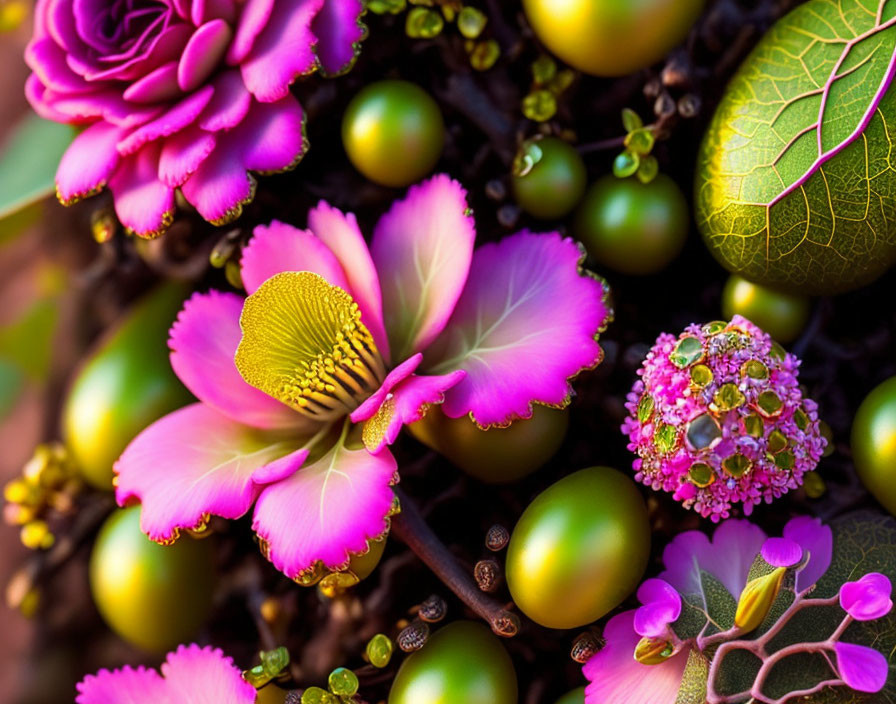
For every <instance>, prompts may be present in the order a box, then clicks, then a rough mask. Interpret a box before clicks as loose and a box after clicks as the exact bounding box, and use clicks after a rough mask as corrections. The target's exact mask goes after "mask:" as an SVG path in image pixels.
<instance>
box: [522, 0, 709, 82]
mask: <svg viewBox="0 0 896 704" xmlns="http://www.w3.org/2000/svg"><path fill="white" fill-rule="evenodd" d="M703 4H704V0H523V9H524V10H525V12H526V17H527V18H528V19H529V24H531V25H532V29H534V30H535V34H536V35H537V36H538V38H539V39H540V40H541V41H542V43H543V44H544V45H545V46H546V47H547V48H548V49H549V50H550V51H551V52H553V53H554V54H555V55H557V56H558V57H559V58H561V59H563V61H565V62H566V63H568V64H569V65H570V66H572V67H573V68H577V69H579V70H580V71H584V72H585V73H590V74H593V75H595V76H622V75H625V74H627V73H633V72H634V71H637V70H639V69H642V68H645V67H647V66H650V65H651V64H652V63H654V62H656V61H658V60H659V59H661V58H662V57H663V56H665V55H666V53H667V52H668V51H669V50H670V49H672V48H673V47H674V46H676V45H677V44H680V43H681V42H682V41H683V40H684V38H685V37H686V36H687V33H688V30H690V28H691V26H692V25H693V24H694V22H695V21H696V20H697V18H698V17H699V16H700V12H701V11H702V9H703Z"/></svg>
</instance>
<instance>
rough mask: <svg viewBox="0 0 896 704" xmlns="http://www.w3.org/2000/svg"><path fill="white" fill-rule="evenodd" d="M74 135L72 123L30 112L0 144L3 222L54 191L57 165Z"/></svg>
mask: <svg viewBox="0 0 896 704" xmlns="http://www.w3.org/2000/svg"><path fill="white" fill-rule="evenodd" d="M74 136H75V131H74V128H72V127H71V126H70V125H60V124H57V123H55V122H49V121H48V120H44V119H42V118H40V117H38V116H37V115H29V116H28V117H26V118H25V119H23V120H22V121H21V122H20V123H19V124H18V125H16V126H15V128H13V130H12V132H11V133H10V134H9V136H8V137H7V139H6V142H5V143H4V144H3V146H2V147H0V223H2V221H3V220H4V219H5V218H8V217H10V216H12V215H15V214H16V213H18V212H19V211H21V210H23V209H25V208H26V207H28V206H29V205H32V204H33V203H35V202H37V201H38V200H41V199H42V198H46V197H47V196H49V195H52V193H53V192H54V190H55V178H56V167H57V166H59V159H60V158H61V157H62V154H63V153H64V152H65V150H66V149H67V148H68V145H69V144H70V143H71V141H72V138H73V137H74Z"/></svg>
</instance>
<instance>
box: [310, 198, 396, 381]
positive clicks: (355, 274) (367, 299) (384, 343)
mask: <svg viewBox="0 0 896 704" xmlns="http://www.w3.org/2000/svg"><path fill="white" fill-rule="evenodd" d="M308 229H309V230H311V231H312V232H313V233H314V234H315V235H317V236H318V237H319V238H320V239H321V241H322V242H323V243H324V244H325V245H327V247H329V248H330V251H331V252H333V254H335V255H336V258H337V259H338V260H339V262H340V263H341V264H342V269H343V271H345V276H346V279H347V280H348V285H349V293H351V294H352V298H354V299H355V301H356V302H357V303H358V307H359V308H360V309H361V320H363V321H364V324H365V325H366V326H367V329H368V330H370V334H371V335H373V340H374V342H376V347H377V349H378V350H379V352H380V355H381V356H382V357H383V360H384V361H385V362H386V363H387V364H388V362H389V341H388V339H387V338H386V328H385V327H384V325H383V295H382V293H381V291H380V280H379V277H378V276H377V273H376V267H374V265H373V258H372V257H371V256H370V250H369V249H368V248H367V243H366V242H365V241H364V236H363V235H362V234H361V230H360V228H359V227H358V221H357V219H356V218H355V216H354V214H353V213H348V214H347V215H346V214H345V213H343V212H342V211H341V210H338V209H336V208H333V207H332V206H330V205H329V204H327V203H325V202H324V201H321V202H320V203H318V204H317V207H316V208H312V209H311V211H310V212H309V213H308Z"/></svg>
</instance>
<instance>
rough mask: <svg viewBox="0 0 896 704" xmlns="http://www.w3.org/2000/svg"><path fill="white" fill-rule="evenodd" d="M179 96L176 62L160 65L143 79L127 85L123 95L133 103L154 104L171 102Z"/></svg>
mask: <svg viewBox="0 0 896 704" xmlns="http://www.w3.org/2000/svg"><path fill="white" fill-rule="evenodd" d="M180 94H181V89H180V86H179V85H178V84H177V61H169V62H168V63H167V64H162V65H161V66H159V67H158V68H157V69H155V70H154V71H151V72H150V73H148V74H146V75H145V76H144V77H143V78H141V79H140V80H138V81H135V82H134V83H131V85H129V86H128V87H127V88H126V89H125V91H124V93H123V95H124V98H125V100H130V101H131V102H134V103H156V102H163V101H167V100H173V99H174V98H177V97H179V96H180Z"/></svg>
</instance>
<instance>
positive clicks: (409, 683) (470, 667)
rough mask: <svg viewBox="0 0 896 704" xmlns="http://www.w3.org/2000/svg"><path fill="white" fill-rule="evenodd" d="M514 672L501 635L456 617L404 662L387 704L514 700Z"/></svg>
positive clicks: (487, 703)
mask: <svg viewBox="0 0 896 704" xmlns="http://www.w3.org/2000/svg"><path fill="white" fill-rule="evenodd" d="M516 703H517V683H516V671H515V670H514V669H513V663H512V662H511V660H510V656H509V655H508V654H507V651H506V650H504V646H503V645H501V641H499V640H498V638H497V636H495V635H493V634H492V632H491V631H489V629H488V628H486V627H485V626H484V625H482V624H481V623H473V622H472V621H457V622H455V623H450V624H448V625H447V626H444V627H443V628H440V629H439V630H438V631H436V632H435V633H434V634H433V635H432V636H431V637H430V639H429V640H428V641H427V643H426V645H424V646H423V648H422V649H421V650H418V651H417V652H416V653H413V654H412V655H409V656H408V657H407V659H406V660H405V661H404V662H403V663H402V664H401V667H400V668H399V670H398V674H397V675H396V676H395V681H394V682H393V684H392V689H391V690H390V691H389V704H516Z"/></svg>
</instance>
